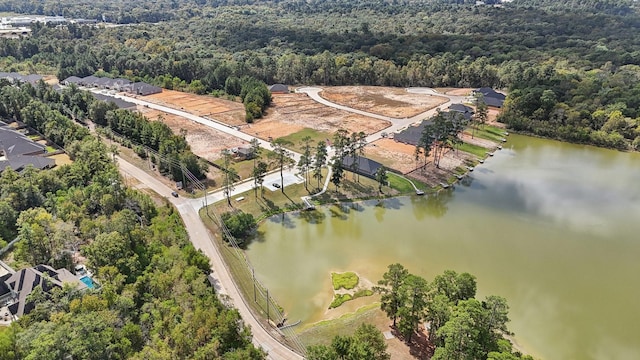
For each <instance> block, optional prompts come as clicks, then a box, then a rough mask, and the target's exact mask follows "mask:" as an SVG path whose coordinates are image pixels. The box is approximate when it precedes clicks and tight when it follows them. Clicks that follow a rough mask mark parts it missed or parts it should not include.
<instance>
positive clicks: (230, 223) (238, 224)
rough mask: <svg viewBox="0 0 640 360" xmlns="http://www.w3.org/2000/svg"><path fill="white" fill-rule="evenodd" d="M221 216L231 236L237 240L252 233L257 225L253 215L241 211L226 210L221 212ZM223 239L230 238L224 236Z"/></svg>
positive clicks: (240, 240) (239, 240)
mask: <svg viewBox="0 0 640 360" xmlns="http://www.w3.org/2000/svg"><path fill="white" fill-rule="evenodd" d="M221 218H222V222H223V223H224V225H225V226H226V227H227V229H228V230H229V233H230V234H231V236H233V237H234V238H236V240H238V242H242V240H243V239H245V238H246V237H247V236H249V235H250V234H251V233H253V231H254V230H255V228H256V226H257V223H256V219H255V218H254V217H253V215H251V214H247V213H244V212H242V211H236V212H226V213H224V214H222V216H221ZM225 240H226V241H229V240H230V239H228V238H227V236H225Z"/></svg>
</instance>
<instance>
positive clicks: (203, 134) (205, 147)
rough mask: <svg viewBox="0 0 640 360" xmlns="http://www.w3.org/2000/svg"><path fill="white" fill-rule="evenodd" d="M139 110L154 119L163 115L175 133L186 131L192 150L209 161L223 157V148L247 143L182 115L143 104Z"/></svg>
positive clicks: (163, 120)
mask: <svg viewBox="0 0 640 360" xmlns="http://www.w3.org/2000/svg"><path fill="white" fill-rule="evenodd" d="M138 110H139V111H140V112H142V113H143V114H144V115H145V116H146V117H147V118H148V119H149V120H152V121H157V120H158V116H161V118H162V122H164V123H165V124H167V126H169V127H170V128H171V130H172V131H173V132H174V133H175V134H179V133H180V131H185V132H186V135H185V136H186V138H187V143H189V146H190V147H191V151H193V153H194V154H196V155H198V156H200V157H201V158H204V159H207V160H209V161H215V160H217V159H219V158H220V157H221V155H220V152H221V151H222V150H223V149H228V148H231V147H238V146H241V145H244V144H246V142H244V141H242V140H240V139H238V138H236V137H234V136H231V135H228V134H225V133H223V132H220V131H218V130H215V129H212V128H210V127H208V126H205V125H202V124H199V123H196V122H194V121H191V120H188V119H185V118H183V117H181V116H177V115H173V114H168V113H165V112H162V111H159V110H154V109H150V108H146V107H142V106H139V107H138Z"/></svg>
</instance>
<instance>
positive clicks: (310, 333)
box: [299, 303, 381, 346]
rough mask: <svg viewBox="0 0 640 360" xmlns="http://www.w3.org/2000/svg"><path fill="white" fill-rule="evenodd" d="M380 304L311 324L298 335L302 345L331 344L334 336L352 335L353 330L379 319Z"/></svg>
mask: <svg viewBox="0 0 640 360" xmlns="http://www.w3.org/2000/svg"><path fill="white" fill-rule="evenodd" d="M380 316H381V315H380V304H379V303H373V304H370V305H367V306H363V307H362V308H360V309H358V310H357V311H356V312H354V313H348V314H345V315H343V316H341V317H339V318H338V319H334V320H326V321H321V322H319V323H315V324H312V325H311V326H309V327H307V328H305V329H304V330H302V332H301V333H300V334H299V336H300V340H301V341H302V343H303V344H305V345H307V346H309V345H316V344H325V345H327V344H331V341H332V340H333V338H334V337H335V336H336V335H343V336H344V335H352V334H353V329H355V328H357V327H358V326H360V325H362V324H371V323H375V322H376V321H378V319H379V318H380Z"/></svg>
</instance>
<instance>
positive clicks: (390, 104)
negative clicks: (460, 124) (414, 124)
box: [320, 86, 447, 118]
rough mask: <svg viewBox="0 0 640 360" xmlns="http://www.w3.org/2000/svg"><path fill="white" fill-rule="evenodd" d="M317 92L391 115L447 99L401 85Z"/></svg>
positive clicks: (402, 114) (403, 114)
mask: <svg viewBox="0 0 640 360" xmlns="http://www.w3.org/2000/svg"><path fill="white" fill-rule="evenodd" d="M320 96H322V97H323V98H325V99H327V100H329V101H331V102H334V103H336V104H340V105H345V106H348V107H351V108H354V109H358V110H362V111H367V112H371V113H374V114H379V115H384V116H389V117H394V118H405V117H412V116H416V115H418V114H421V113H423V112H425V111H427V110H430V109H433V108H435V107H437V106H438V105H441V104H444V103H445V102H447V99H446V98H444V97H440V96H431V95H424V94H411V93H408V92H407V91H406V90H405V89H403V88H394V87H379V86H336V87H326V88H323V91H322V92H321V93H320Z"/></svg>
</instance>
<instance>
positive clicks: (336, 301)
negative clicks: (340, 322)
mask: <svg viewBox="0 0 640 360" xmlns="http://www.w3.org/2000/svg"><path fill="white" fill-rule="evenodd" d="M351 299H352V297H351V295H349V294H336V295H335V296H334V298H333V301H332V302H331V304H330V305H329V309H334V308H337V307H338V306H340V305H342V304H344V303H345V302H347V301H349V300H351Z"/></svg>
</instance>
